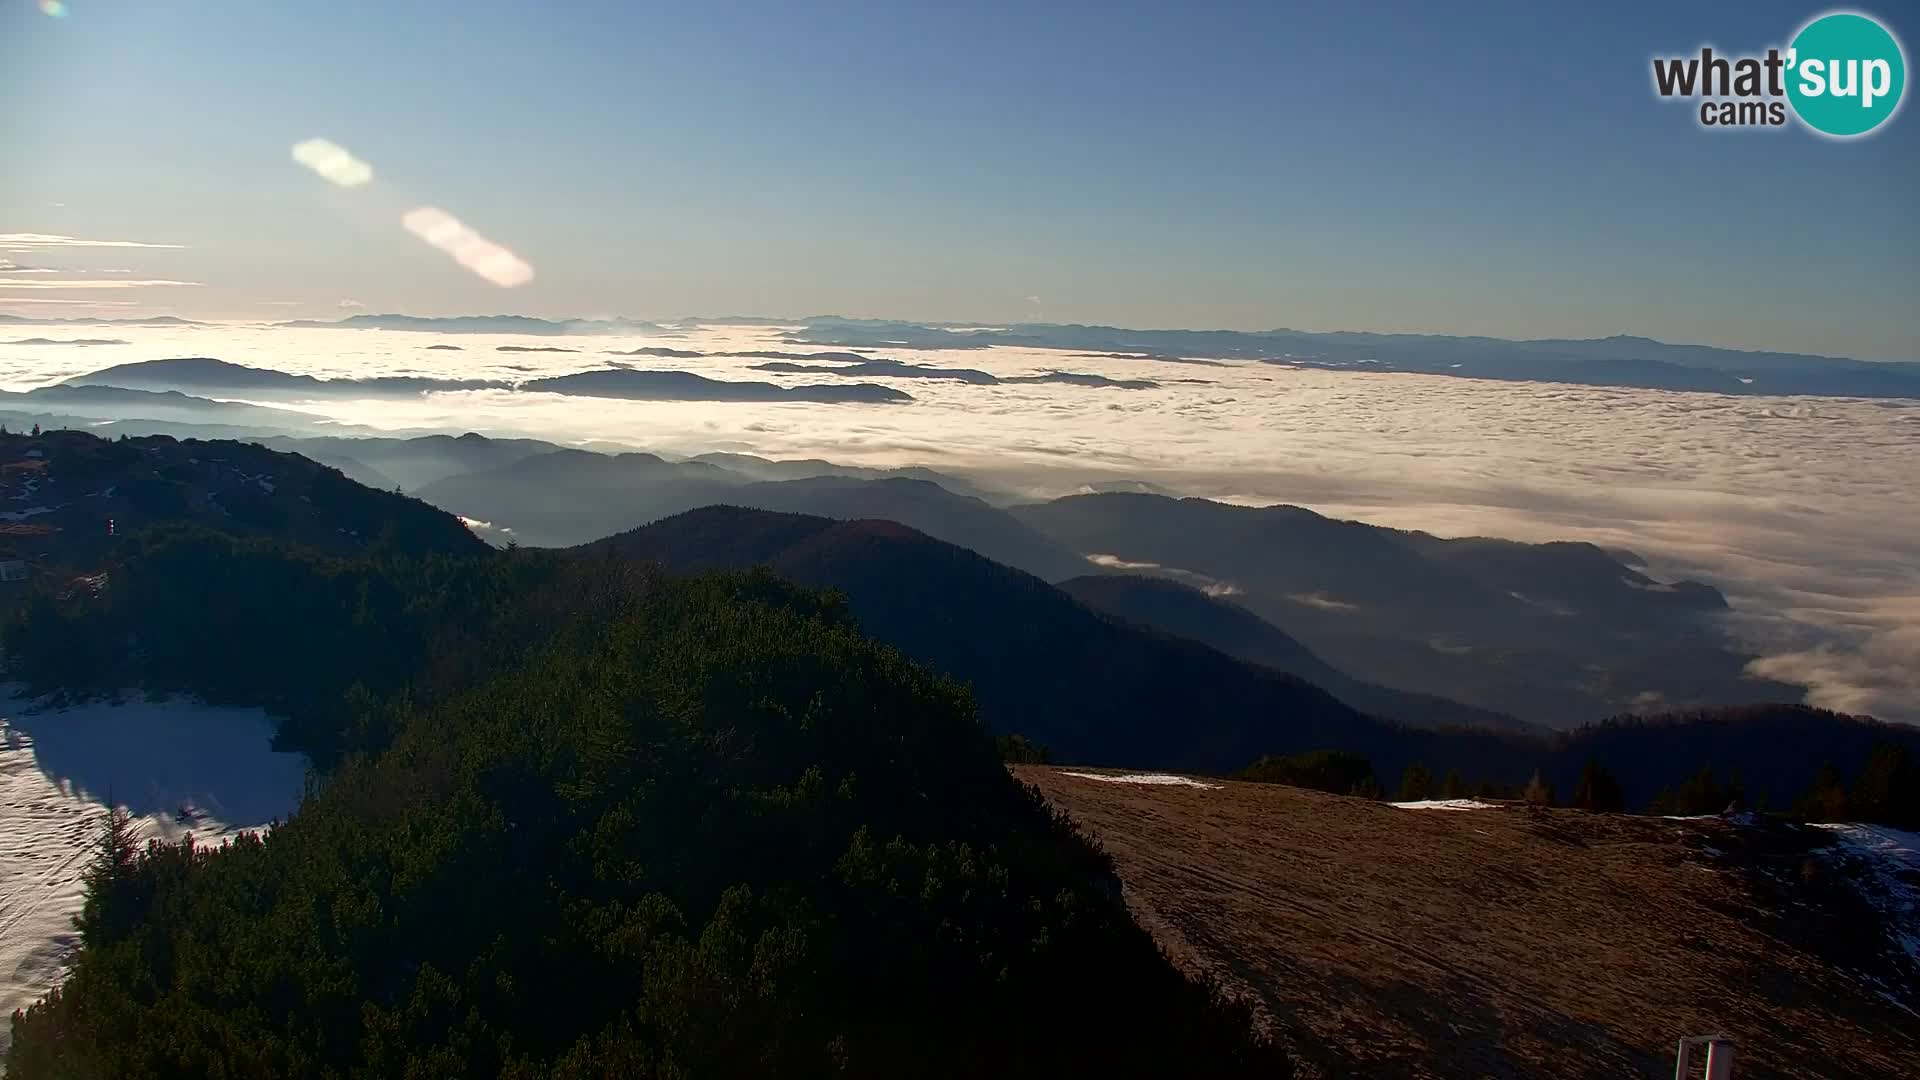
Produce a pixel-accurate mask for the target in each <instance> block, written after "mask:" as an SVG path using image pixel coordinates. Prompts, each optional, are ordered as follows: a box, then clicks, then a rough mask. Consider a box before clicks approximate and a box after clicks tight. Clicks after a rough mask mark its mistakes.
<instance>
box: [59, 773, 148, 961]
mask: <svg viewBox="0 0 1920 1080" xmlns="http://www.w3.org/2000/svg"><path fill="white" fill-rule="evenodd" d="M109 801H111V797H109ZM139 862H140V853H139V849H138V847H137V846H136V844H135V839H134V828H133V816H132V815H131V814H129V813H127V811H126V810H125V809H123V808H121V807H119V806H115V807H113V808H112V809H111V810H109V811H107V817H106V820H105V821H103V822H102V823H101V826H100V839H99V841H98V846H97V847H96V848H95V850H94V854H93V859H92V861H91V862H89V863H88V864H87V868H86V870H85V871H84V872H83V873H82V874H81V881H82V882H83V883H84V884H85V886H86V899H85V901H84V902H83V903H82V904H81V907H80V914H79V915H78V916H77V917H76V918H75V919H74V920H73V925H74V928H75V929H77V930H79V931H80V940H81V941H82V942H84V943H85V944H88V945H98V944H105V943H108V942H112V941H117V940H119V939H120V937H121V936H122V935H124V934H125V933H126V931H127V929H128V927H130V926H131V925H132V924H133V921H134V919H135V917H136V915H137V914H138V913H137V912H135V911H134V910H133V907H134V904H133V895H132V894H133V881H134V873H135V870H136V869H137V868H138V866H139Z"/></svg>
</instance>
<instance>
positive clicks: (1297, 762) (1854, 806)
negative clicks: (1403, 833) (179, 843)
mask: <svg viewBox="0 0 1920 1080" xmlns="http://www.w3.org/2000/svg"><path fill="white" fill-rule="evenodd" d="M1233 778H1234V779H1237V780H1251V781H1256V782H1261V783H1273V784H1287V785H1290V786H1293V787H1304V788H1311V789H1313V790H1316V791H1325V792H1329V793H1331V794H1335V795H1354V796H1360V797H1363V798H1370V799H1384V798H1387V797H1388V796H1387V791H1388V790H1389V789H1387V788H1386V787H1383V786H1382V784H1381V783H1380V780H1379V778H1378V776H1377V775H1376V774H1375V772H1374V768H1373V765H1372V763H1371V762H1370V761H1369V760H1368V759H1367V758H1366V757H1365V756H1363V755H1361V754H1356V753H1352V752H1350V751H1343V750H1314V751H1309V752H1306V753H1299V754H1287V755H1268V756H1265V757H1262V758H1260V759H1259V760H1258V761H1255V762H1254V763H1253V764H1251V765H1249V766H1247V767H1246V768H1244V769H1241V770H1240V771H1238V772H1236V773H1234V774H1233ZM1391 790H1392V791H1393V795H1392V799H1393V801H1395V802H1416V801H1420V800H1426V799H1468V798H1477V799H1498V800H1516V801H1525V802H1528V803H1532V804H1535V805H1539V806H1559V805H1562V803H1561V801H1560V799H1559V797H1558V796H1557V794H1556V792H1555V790H1554V787H1553V785H1552V784H1551V783H1549V782H1547V780H1546V779H1545V778H1544V776H1543V774H1542V773H1541V771H1540V770H1537V769H1536V770H1535V771H1534V772H1533V774H1532V775H1531V777H1529V779H1528V780H1527V781H1526V782H1525V783H1524V784H1515V783H1510V782H1501V781H1496V780H1492V779H1480V780H1478V781H1475V782H1469V781H1468V780H1467V779H1466V778H1464V777H1463V776H1462V775H1461V773H1460V770H1458V769H1449V770H1448V771H1447V773H1446V775H1445V776H1444V777H1442V778H1440V779H1439V780H1435V778H1434V776H1433V774H1432V772H1431V771H1430V770H1428V768H1427V767H1426V765H1424V764H1422V763H1421V762H1418V761H1416V762H1413V763H1412V764H1410V765H1408V766H1407V767H1406V768H1405V769H1403V770H1402V771H1401V773H1400V777H1399V780H1398V783H1397V784H1396V785H1395V786H1394V787H1393V788H1392V789H1391ZM1564 805H1566V806H1568V807H1572V808H1575V809H1580V810H1593V811H1601V812H1608V813H1624V812H1627V811H1628V805H1627V796H1626V789H1625V788H1624V787H1623V786H1622V784H1621V782H1620V780H1619V778H1618V777H1616V776H1615V775H1614V773H1613V772H1612V770H1610V769H1608V768H1607V767H1606V766H1605V765H1603V764H1601V762H1600V761H1599V760H1598V759H1597V758H1588V759H1587V762H1586V764H1585V766H1584V767H1583V768H1582V769H1581V770H1580V775H1579V780H1578V781H1577V782H1576V784H1575V785H1574V787H1573V789H1572V791H1571V792H1570V793H1569V795H1568V798H1567V799H1566V802H1565V803H1564ZM1729 808H1734V809H1751V810H1755V811H1760V812H1774V813H1779V814H1784V815H1787V816H1791V817H1793V818H1796V819H1799V820H1802V821H1810V822H1836V821H1858V822H1868V823H1872V824H1880V825H1890V826H1893V827H1896V828H1902V829H1913V828H1920V755H1916V754H1915V753H1914V751H1913V750H1912V749H1911V748H1909V747H1908V746H1907V745H1905V744H1903V743H1897V742H1893V741H1881V742H1876V743H1874V744H1872V745H1871V746H1870V747H1869V748H1868V750H1867V753H1866V756H1865V759H1864V760H1863V761H1861V762H1860V764H1859V765H1858V767H1857V768H1855V769H1854V771H1853V772H1852V774H1851V779H1849V775H1848V774H1847V773H1845V772H1843V771H1842V770H1841V769H1840V768H1839V767H1838V766H1836V765H1834V764H1832V763H1827V764H1823V765H1821V766H1820V767H1819V768H1818V769H1817V770H1815V772H1814V773H1813V775H1812V777H1811V778H1810V779H1809V781H1808V783H1807V785H1806V787H1805V788H1804V790H1803V791H1802V793H1801V794H1800V795H1799V797H1798V798H1796V799H1795V800H1793V801H1792V802H1791V803H1790V804H1786V805H1783V806H1779V807H1771V806H1768V805H1767V800H1766V799H1765V797H1764V796H1762V797H1761V798H1759V799H1757V800H1753V801H1752V802H1751V803H1750V802H1749V798H1748V793H1747V788H1746V783H1745V780H1744V779H1743V777H1742V774H1741V770H1740V769H1738V768H1733V769H1730V770H1728V771H1727V772H1726V773H1725V774H1724V779H1722V776H1721V774H1719V773H1716V771H1715V770H1714V768H1713V766H1712V765H1710V764H1709V765H1702V766H1701V767H1700V768H1699V769H1698V770H1696V771H1694V772H1693V773H1690V774H1689V775H1688V776H1686V777H1685V778H1684V779H1682V780H1680V781H1678V782H1677V783H1673V784H1670V785H1668V786H1666V787H1663V788H1661V789H1660V790H1659V792H1658V794H1656V795H1655V796H1654V797H1653V799H1652V800H1651V801H1650V802H1648V803H1646V804H1645V805H1644V806H1643V807H1641V808H1640V810H1641V812H1644V813H1647V814H1659V815H1673V816H1696V815H1702V814H1718V813H1721V812H1723V811H1725V810H1727V809H1729Z"/></svg>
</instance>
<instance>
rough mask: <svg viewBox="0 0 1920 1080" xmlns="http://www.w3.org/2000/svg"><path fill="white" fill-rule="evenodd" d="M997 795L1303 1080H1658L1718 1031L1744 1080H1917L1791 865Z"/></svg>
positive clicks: (1610, 845) (1512, 814) (1842, 905)
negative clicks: (1038, 818)
mask: <svg viewBox="0 0 1920 1080" xmlns="http://www.w3.org/2000/svg"><path fill="white" fill-rule="evenodd" d="M1015 771H1016V773H1017V774H1018V775H1019V776H1020V778H1021V779H1023V780H1025V781H1027V782H1029V783H1032V784H1035V785H1037V786H1038V787H1039V788H1040V789H1041V791H1042V792H1044V793H1045V794H1046V796H1047V797H1048V799H1049V800H1051V801H1052V802H1053V803H1054V804H1055V805H1056V806H1058V807H1061V808H1063V809H1064V810H1066V811H1067V812H1068V813H1069V814H1070V815H1071V816H1072V817H1073V819H1074V820H1075V821H1076V822H1078V823H1079V824H1080V826H1081V827H1082V828H1083V829H1085V830H1087V831H1088V832H1089V833H1090V834H1091V835H1092V836H1094V837H1095V838H1096V839H1097V840H1098V841H1099V842H1100V843H1101V844H1102V845H1103V846H1104V847H1105V848H1106V849H1107V851H1108V852H1109V853H1110V854H1111V855H1112V856H1113V858H1114V861H1115V863H1116V866H1117V868H1118V871H1119V874H1120V877H1121V880H1122V883H1123V886H1124V889H1125V894H1126V897H1127V901H1128V903H1129V905H1130V906H1131V907H1132V909H1133V910H1134V912H1135V915H1136V917H1138V918H1139V919H1140V921H1141V922H1142V924H1143V925H1145V926H1146V927H1147V928H1148V929H1149V930H1150V931H1152V932H1153V934H1154V935H1155V936H1156V937H1157V938H1158V939H1159V940H1160V941H1161V943H1162V944H1163V946H1164V947H1166V948H1167V950H1168V951H1169V952H1170V953H1172V955H1173V956H1174V958H1175V959H1176V960H1177V961H1179V962H1180V963H1182V964H1185V965H1188V966H1190V967H1192V968H1194V969H1198V970H1201V971H1205V972H1207V973H1209V974H1211V975H1213V976H1214V977H1216V978H1217V979H1219V980H1220V981H1221V983H1222V984H1223V985H1224V986H1225V987H1226V988H1227V989H1228V990H1229V991H1231V992H1237V993H1242V994H1250V995H1251V996H1252V997H1253V998H1254V999H1255V1001H1256V1003H1257V1006H1256V1011H1257V1013H1258V1015H1259V1017H1260V1022H1261V1023H1263V1024H1264V1025H1266V1026H1267V1027H1268V1028H1269V1030H1270V1031H1272V1033H1273V1034H1275V1035H1276V1036H1277V1037H1279V1038H1281V1039H1283V1040H1284V1041H1286V1042H1287V1043H1288V1044H1289V1045H1290V1046H1291V1047H1292V1048H1293V1049H1294V1051H1295V1052H1296V1053H1297V1054H1298V1055H1299V1056H1301V1057H1302V1058H1304V1059H1306V1060H1307V1061H1309V1062H1318V1063H1322V1064H1321V1065H1320V1066H1319V1067H1320V1068H1321V1069H1322V1070H1324V1074H1325V1075H1335V1076H1344V1075H1365V1076H1370V1077H1482V1076H1498V1077H1562V1078H1572V1077H1596V1078H1597V1077H1621V1076H1640V1077H1644V1076H1659V1075H1671V1071H1672V1068H1673V1065H1672V1061H1673V1047H1674V1044H1675V1042H1676V1041H1677V1040H1678V1039H1679V1038H1680V1037H1681V1036H1683V1035H1690V1034H1706V1033H1711V1032H1717V1031H1718V1032H1726V1033H1728V1034H1731V1035H1733V1036H1735V1037H1736V1038H1737V1039H1738V1040H1739V1041H1740V1043H1741V1054H1740V1057H1739V1059H1738V1067H1737V1070H1736V1075H1737V1076H1739V1077H1740V1078H1741V1080H1748V1078H1750V1077H1773V1076H1778V1077H1809V1078H1811V1077H1822V1078H1827V1077H1831V1078H1854V1077H1858V1078H1861V1080H1866V1078H1875V1080H1881V1078H1888V1077H1903V1076H1916V1075H1920V1016H1916V1015H1914V1014H1913V1013H1910V1012H1908V1011H1906V1010H1905V1009H1904V1008H1903V1007H1902V1006H1900V1005H1898V1004H1895V1003H1893V1002H1891V1001H1889V1000H1887V999H1886V998H1885V997H1883V996H1881V995H1880V994H1879V993H1877V992H1876V990H1875V989H1874V988H1873V987H1870V986H1868V985H1865V984H1864V983H1863V982H1862V981H1860V979H1859V978H1858V977H1857V976H1856V975H1854V974H1851V973H1848V972H1846V971H1844V970H1842V969H1841V968H1840V967H1838V966H1836V965H1834V964H1833V963H1832V961H1833V960H1835V959H1843V960H1844V959H1854V958H1858V959H1861V960H1862V962H1863V963H1867V964H1869V965H1870V963H1871V960H1872V957H1871V955H1870V954H1871V952H1872V950H1873V948H1875V947H1876V946H1877V944H1878V943H1879V942H1880V941H1882V940H1883V939H1881V938H1879V937H1877V936H1872V937H1870V938H1862V937H1861V936H1860V935H1859V934H1858V931H1859V928H1860V927H1861V926H1863V925H1865V924H1866V923H1867V922H1868V921H1869V920H1867V919H1866V918H1865V909H1860V910H1858V911H1854V910H1849V909H1848V908H1847V907H1846V901H1845V899H1841V900H1838V901H1832V900H1831V898H1829V902H1828V903H1826V904H1808V905H1795V904H1793V903H1792V902H1791V901H1792V899H1794V898H1795V897H1794V894H1795V892H1796V890H1799V889H1800V887H1801V884H1800V883H1801V869H1802V866H1803V864H1804V863H1805V861H1806V860H1805V858H1804V856H1803V855H1801V854H1799V853H1796V852H1792V851H1779V850H1775V851H1763V850H1760V849H1762V848H1765V847H1766V846H1767V845H1765V844H1761V845H1755V844H1753V843H1750V842H1747V841H1743V840H1742V839H1741V837H1740V836H1739V835H1738V833H1739V832H1740V830H1738V829H1736V828H1735V827H1733V826H1730V825H1727V824H1725V823H1722V822H1719V821H1717V820H1716V821H1701V822H1675V821H1666V820H1661V819H1649V818H1635V817H1626V816H1619V815H1600V814H1583V813H1580V812H1577V811H1570V810H1559V811H1530V810H1528V809H1526V808H1524V807H1512V808H1503V809H1496V810H1474V811H1443V810H1408V809H1398V808H1395V807H1391V806H1387V805H1384V804H1380V803H1373V802H1368V801H1365V800H1361V799H1350V798H1340V797H1336V796H1331V795H1322V794H1319V793H1317V792H1312V791H1305V790H1301V789H1297V788H1288V787H1281V786H1278V785H1267V784H1249V783H1224V784H1223V785H1222V786H1221V787H1219V788H1217V789H1213V790H1198V789H1194V788H1190V787H1167V786H1145V785H1138V784H1116V783H1108V782H1102V781H1096V780H1088V779H1082V778H1077V777H1073V776H1068V775H1066V774H1065V773H1063V772H1061V771H1059V770H1057V769H1051V768H1043V767H1038V766H1021V767H1017V768H1016V770H1015ZM1776 846H1777V845H1776ZM1769 861H1771V862H1772V863H1773V864H1774V865H1771V866H1769V865H1768V863H1769ZM1810 887H1818V882H1817V881H1816V883H1815V885H1814V886H1810ZM1830 892H1831V894H1832V896H1836V897H1843V898H1844V897H1846V896H1848V895H1850V894H1847V893H1845V892H1844V891H1843V890H1837V889H1834V890H1830ZM1849 928H1851V929H1852V930H1853V931H1854V936H1853V937H1852V938H1851V939H1849V938H1848V933H1847V931H1848V929H1849ZM1872 932H1873V934H1874V935H1877V934H1878V932H1879V929H1878V927H1873V928H1872ZM1863 940H1870V941H1871V942H1872V944H1869V945H1867V946H1866V947H1865V950H1864V951H1863V952H1859V953H1856V954H1850V955H1847V956H1840V957H1836V956H1835V955H1834V950H1835V949H1836V948H1838V947H1840V946H1837V945H1836V944H1835V943H1836V942H1840V943H1841V945H1844V946H1847V947H1854V946H1858V945H1859V943H1860V942H1861V941H1863ZM1822 953H1824V954H1827V955H1820V954H1822ZM1310 1071H1311V1070H1310Z"/></svg>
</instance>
